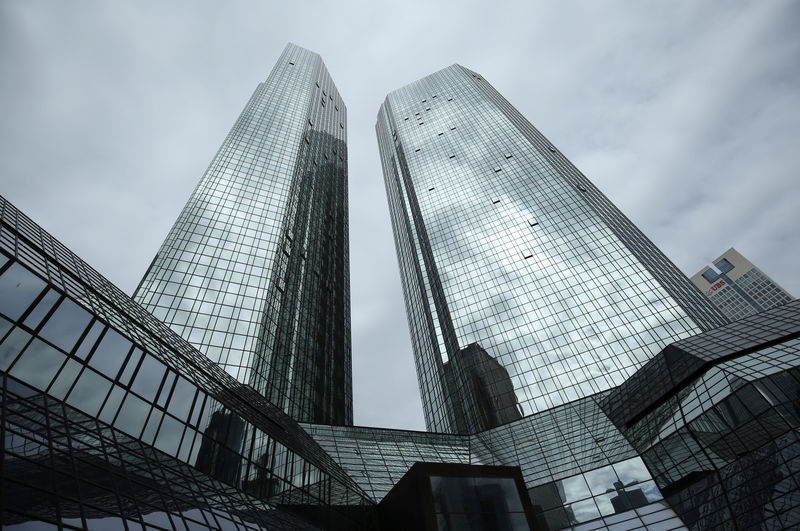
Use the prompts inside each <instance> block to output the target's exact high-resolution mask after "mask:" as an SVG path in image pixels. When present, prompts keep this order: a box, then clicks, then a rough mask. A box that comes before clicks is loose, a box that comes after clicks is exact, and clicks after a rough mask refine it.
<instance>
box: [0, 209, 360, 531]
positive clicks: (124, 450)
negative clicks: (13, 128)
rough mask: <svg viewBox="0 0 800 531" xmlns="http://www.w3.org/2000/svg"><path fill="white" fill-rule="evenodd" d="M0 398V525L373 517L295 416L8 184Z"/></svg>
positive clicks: (226, 524) (306, 521) (226, 523)
mask: <svg viewBox="0 0 800 531" xmlns="http://www.w3.org/2000/svg"><path fill="white" fill-rule="evenodd" d="M0 406H1V407H0V421H1V425H0V430H1V431H2V434H3V446H2V453H1V454H0V455H1V456H2V467H0V480H2V483H1V485H2V493H3V495H2V496H0V526H2V527H3V529H9V530H13V529H19V530H22V529H51V528H56V525H60V526H61V528H63V529H119V530H124V529H126V528H127V529H131V528H139V529H142V528H143V526H145V525H146V526H147V528H148V529H168V530H171V529H181V530H186V529H215V530H219V529H240V530H245V529H317V528H319V527H327V528H347V529H349V528H353V529H358V528H363V527H368V526H369V521H370V520H369V510H370V508H371V507H374V505H375V504H374V502H372V500H371V499H370V498H369V497H368V496H367V495H366V493H364V491H363V490H361V489H360V488H359V487H358V486H357V485H356V483H355V482H354V481H353V480H352V479H351V478H350V477H349V476H348V475H347V474H346V473H345V472H344V471H343V470H342V469H341V467H340V466H339V465H337V464H336V463H335V462H334V461H333V459H332V458H331V457H330V456H329V455H328V454H326V453H325V452H324V451H323V450H322V449H321V448H320V447H319V446H318V445H317V444H316V443H315V442H314V441H313V439H312V438H311V437H310V436H309V435H308V434H306V433H305V431H304V430H303V429H302V428H301V427H300V426H299V424H298V423H297V422H295V421H294V420H293V419H291V418H290V417H289V416H288V415H286V414H285V413H284V412H282V411H281V410H280V409H279V408H278V407H276V406H275V405H273V404H271V403H270V402H268V401H267V400H265V399H264V397H263V396H261V395H260V394H259V393H256V392H255V391H254V390H253V389H252V388H251V387H249V386H245V385H242V384H241V383H239V382H238V381H237V380H235V379H234V378H233V377H231V375H230V374H228V373H226V372H225V371H224V370H222V368H220V367H219V365H217V364H216V363H213V362H211V361H210V360H209V359H208V358H207V357H206V356H204V355H203V354H202V353H201V352H199V351H198V350H197V349H195V348H194V347H193V346H191V345H190V344H189V343H187V342H186V341H185V340H183V339H182V338H181V337H179V336H178V335H177V334H175V332H174V331H172V330H171V329H170V328H169V327H167V326H166V325H164V324H163V323H161V322H159V321H158V320H157V319H155V318H154V317H153V316H152V315H151V314H150V313H149V312H147V311H146V310H144V309H143V308H142V307H141V306H139V305H138V304H136V303H135V302H134V301H133V300H131V299H130V298H129V297H128V296H126V295H125V294H124V293H123V292H122V291H120V290H119V289H118V288H117V287H115V286H114V285H112V284H111V283H110V282H109V281H108V280H106V279H105V278H103V277H102V276H101V275H99V274H98V273H97V272H96V271H95V270H94V269H92V268H91V267H90V266H89V265H87V264H86V263H84V262H83V261H81V259H80V258H78V257H77V256H75V255H74V254H73V253H71V252H70V251H69V250H68V249H67V248H66V247H64V246H63V245H62V244H61V243H59V242H58V241H57V240H55V239H54V238H53V237H52V236H51V235H49V234H48V233H47V232H45V231H44V230H42V229H41V228H40V227H38V226H37V225H35V224H34V223H33V222H31V220H30V219H28V218H27V217H25V215H23V214H22V213H20V212H19V211H18V210H17V209H16V208H14V207H13V206H12V205H11V204H10V203H8V202H6V201H5V199H3V198H2V197H0ZM31 521H36V522H39V523H38V524H33V523H31ZM126 526H127V527H126Z"/></svg>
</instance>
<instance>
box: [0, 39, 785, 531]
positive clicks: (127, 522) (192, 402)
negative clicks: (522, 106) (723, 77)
mask: <svg viewBox="0 0 800 531" xmlns="http://www.w3.org/2000/svg"><path fill="white" fill-rule="evenodd" d="M295 67H297V70H294V68H295ZM324 72H325V71H324V66H323V65H322V63H321V61H320V60H319V57H318V56H316V55H315V54H312V53H310V52H308V51H306V50H303V49H301V48H298V47H295V46H293V45H289V46H288V47H287V48H286V50H285V52H284V54H283V55H282V56H281V59H280V61H279V63H278V65H277V66H276V67H275V70H274V71H273V73H272V74H271V75H270V77H269V78H268V80H267V82H265V83H264V84H262V85H261V86H260V87H259V89H257V91H256V94H255V95H254V96H253V98H252V99H251V101H250V103H249V104H248V106H247V107H246V108H245V111H244V112H243V113H242V116H241V117H240V119H239V121H237V123H236V125H235V127H234V129H233V131H232V132H231V134H230V135H229V136H228V139H226V142H225V144H224V145H223V147H222V148H221V150H220V152H219V153H218V154H217V156H216V157H215V159H214V161H213V162H212V165H211V167H210V168H209V170H208V172H207V173H206V175H205V176H204V178H203V180H202V181H201V183H200V185H199V187H198V189H197V190H196V191H195V194H194V195H193V196H192V199H191V200H190V201H189V203H188V204H187V206H186V208H185V209H184V211H183V213H182V214H181V216H180V218H179V220H178V222H177V224H176V226H175V228H174V229H173V231H172V232H171V233H170V237H169V238H168V240H167V242H166V243H165V245H164V246H163V247H162V249H161V250H160V251H159V254H158V255H157V256H156V259H155V260H154V263H153V266H151V268H150V270H149V272H148V274H147V276H146V277H145V279H144V280H143V282H142V285H141V286H140V288H139V290H138V299H139V300H140V301H141V302H142V303H144V304H145V305H146V308H147V309H145V308H143V307H142V305H140V304H139V303H137V301H135V300H133V299H132V298H131V297H128V296H127V295H126V294H125V293H123V292H122V291H120V290H119V289H118V288H116V287H115V286H113V285H112V284H111V283H110V282H109V281H108V280H106V279H105V278H103V277H102V276H101V275H100V274H99V273H97V272H96V271H95V270H94V269H92V268H91V266H89V265H88V264H86V263H85V262H83V261H82V260H81V259H80V258H79V257H77V256H76V255H75V254H73V253H72V252H70V251H69V250H68V249H67V248H66V247H65V246H64V245H62V244H61V243H59V242H58V241H57V240H56V239H55V238H53V237H52V236H51V235H50V234H48V233H47V232H46V231H45V230H44V229H42V228H41V227H39V226H38V225H36V224H35V223H34V222H33V221H32V220H30V219H29V218H28V217H26V216H25V215H24V214H23V213H22V212H20V211H18V210H17V209H16V208H15V207H14V206H13V205H12V204H11V203H9V202H8V201H6V200H5V199H4V198H3V197H2V196H0V435H2V437H0V440H2V446H0V526H2V527H3V529H4V530H8V531H23V530H30V529H70V530H81V529H104V530H105V529H115V530H116V529H119V530H130V529H148V530H150V529H154V530H162V531H179V530H180V531H186V530H187V529H208V530H214V531H222V530H231V529H236V530H241V531H249V530H259V529H286V530H296V529H362V530H372V529H381V530H395V529H397V530H405V529H425V530H431V531H434V530H437V531H441V530H446V529H458V530H460V529H471V530H473V531H478V530H480V531H489V530H495V529H514V530H526V529H545V530H561V529H570V528H571V529H581V530H583V531H586V530H589V529H591V530H597V529H607V530H618V529H654V530H655V529H658V530H660V531H671V530H680V529H686V528H687V527H688V528H690V529H693V530H694V529H698V530H702V529H733V528H735V529H750V528H765V529H796V528H798V526H800V488H798V485H800V436H798V433H800V413H798V408H797V403H798V396H800V301H792V302H789V303H787V304H784V305H782V306H778V307H775V308H771V309H769V310H766V311H764V312H762V313H758V314H756V315H751V316H749V317H746V318H744V319H742V320H739V321H735V322H730V323H727V324H725V325H724V326H721V327H714V325H715V323H717V322H722V321H723V320H724V319H723V318H721V316H720V314H718V313H715V312H714V311H713V310H709V307H704V306H703V305H702V304H700V303H698V301H696V300H694V299H693V298H692V296H693V295H694V296H697V297H700V301H701V302H702V301H705V299H703V298H702V297H703V296H702V294H701V293H700V292H699V291H697V290H694V288H691V287H690V289H689V290H688V291H687V289H686V285H687V282H686V279H685V278H683V277H682V276H680V274H679V273H677V272H676V271H675V270H674V266H672V265H671V264H670V263H669V262H668V261H667V260H666V259H665V258H664V257H663V255H661V254H660V253H658V251H657V250H656V249H655V248H654V247H653V246H652V244H650V243H649V242H648V241H647V239H646V238H644V237H643V236H642V235H641V233H639V232H638V231H636V229H635V227H633V226H632V225H631V224H630V222H629V221H627V220H626V219H625V218H624V217H623V216H622V215H621V214H620V213H619V212H618V211H616V210H615V209H614V208H613V205H611V204H610V203H609V202H608V200H607V199H605V197H603V196H602V194H600V193H599V192H598V191H597V190H596V189H595V188H593V187H592V186H591V184H590V183H589V182H588V181H586V179H585V178H584V177H583V176H582V175H581V174H580V173H578V172H577V170H575V169H574V168H573V167H572V166H571V165H570V164H569V162H568V161H566V159H564V158H563V157H561V155H560V154H558V152H557V151H556V150H555V148H553V147H552V146H550V144H548V143H547V142H546V141H545V140H544V139H543V137H541V135H539V134H538V132H536V130H535V129H533V128H532V126H530V124H528V123H527V122H526V121H524V119H522V118H521V117H520V116H519V115H518V114H517V113H516V111H514V110H513V109H512V108H511V107H510V106H507V103H505V101H504V100H503V99H502V98H501V97H500V96H499V95H498V94H497V93H496V92H495V91H493V89H491V87H489V86H488V85H487V84H486V83H485V82H484V81H483V80H482V79H481V78H480V76H478V74H475V73H474V72H470V71H469V70H466V69H463V68H461V67H458V66H454V67H450V68H448V69H445V70H444V71H442V72H440V73H438V74H435V75H434V76H431V77H430V78H426V79H425V80H422V81H421V82H418V83H416V84H413V85H411V86H410V88H407V89H403V90H401V91H399V92H398V93H394V94H392V95H390V96H389V98H388V99H387V102H386V103H385V104H384V107H383V109H382V111H381V118H380V120H382V121H381V122H379V127H378V130H379V137H380V139H381V149H382V155H383V156H384V164H385V167H386V169H387V187H388V188H389V191H390V194H389V198H390V205H391V206H392V208H393V219H394V222H395V234H396V237H397V243H398V250H399V252H400V260H401V264H402V265H405V266H406V269H404V270H403V274H404V282H405V288H406V296H407V302H409V315H410V317H411V318H412V319H417V321H416V322H415V321H412V331H413V332H414V334H415V342H416V343H415V345H416V346H417V347H419V348H422V349H423V350H421V351H420V350H418V352H417V354H418V356H419V357H418V367H419V368H420V370H421V374H422V375H423V378H422V385H421V387H422V389H423V397H424V400H425V403H426V408H427V409H426V413H427V415H428V419H429V426H431V427H432V429H438V430H441V431H445V430H447V431H451V432H452V431H460V432H466V433H441V432H440V433H433V432H431V431H428V432H412V431H405V430H394V429H384V428H369V427H357V426H352V425H345V424H347V423H349V415H351V413H350V409H349V408H350V405H349V396H350V394H349V393H350V391H349V382H350V373H349V321H348V309H347V305H346V303H347V287H348V286H347V275H346V271H347V246H346V243H347V242H346V226H347V225H346V222H344V221H343V220H345V219H346V202H345V196H344V193H345V190H346V188H345V179H346V171H345V160H346V155H345V152H344V129H345V124H344V121H343V117H342V118H341V119H339V118H338V117H339V116H340V115H339V114H336V113H343V112H344V110H343V106H342V105H341V103H337V102H338V97H337V96H336V94H335V92H333V90H334V89H332V85H331V84H330V79H329V78H328V77H326V75H323V74H324ZM287 87H288V88H287ZM267 88H269V90H267ZM425 94H428V96H425ZM298 98H299V99H298ZM304 98H305V99H304ZM417 99H419V101H420V102H421V104H422V108H421V109H419V108H418V107H419V104H418V103H417ZM331 105H333V106H334V109H333V111H331V109H330V106H331ZM415 109H416V110H415ZM425 113H429V114H427V115H426V114H425ZM284 114H285V116H284ZM398 116H399V117H400V118H399V119H398V118H397V117H398ZM298 117H299V118H302V120H301V122H304V123H300V124H299V125H298ZM405 118H408V119H407V120H406V119H405ZM337 119H339V120H341V121H338V122H337V121H336V120H337ZM404 122H409V123H407V124H404ZM304 124H305V125H304ZM429 125H430V126H432V131H428V130H426V129H425V127H426V126H429ZM276 127H277V128H285V129H280V130H278V129H275V128H276ZM336 127H338V128H339V132H338V133H337V131H336ZM456 131H458V133H456ZM334 133H336V134H334ZM285 135H294V136H292V137H291V138H293V141H294V143H292V142H289V141H287V140H286V137H285ZM276 150H277V151H276ZM498 153H499V155H498ZM284 155H285V156H284ZM334 155H335V157H334ZM501 157H502V158H501ZM392 172H394V173H392ZM487 175H488V176H487ZM437 191H438V192H441V194H440V195H438V196H437V195H436V192H437ZM434 199H435V201H434ZM517 221H521V222H524V223H520V224H521V225H522V226H523V229H520V228H519V224H517ZM251 223H252V224H251ZM545 229H547V230H545ZM471 264H472V265H471ZM520 264H522V265H520ZM526 268H527V269H526ZM656 278H657V279H658V282H656V281H655V280H654V279H656ZM644 281H647V282H646V283H644V284H641V285H640V284H638V283H640V282H644ZM706 304H709V303H706ZM148 309H149V310H151V311H152V312H153V313H155V314H156V316H155V317H154V315H153V313H151V312H150V311H148ZM256 314H258V317H257V316H256ZM161 319H163V320H164V321H163V322H162V320H161ZM240 324H242V326H241V327H239V325H240ZM251 325H252V327H253V328H251ZM701 328H702V329H705V328H712V329H711V330H707V331H703V332H701V333H697V334H694V333H692V331H694V330H698V329H701ZM179 334H180V335H179ZM181 335H183V336H184V337H181ZM682 336H686V337H683V338H682V339H679V340H674V337H682ZM187 338H188V339H189V340H192V341H195V342H197V343H196V344H195V345H193V344H191V343H190V341H188V340H187ZM334 344H335V345H336V346H337V347H339V346H346V347H347V349H346V350H336V349H333V348H332V347H331V349H329V348H328V347H329V346H331V345H334ZM425 349H427V350H425ZM437 349H438V350H437ZM338 356H345V362H343V363H341V364H340V363H339V361H336V360H338V359H339V358H338ZM426 356H427V357H426ZM647 358H650V359H649V360H647ZM645 360H646V361H645ZM639 365H641V367H639V368H638V370H635V372H634V373H633V374H632V375H630V376H628V377H625V376H627V374H628V373H629V372H630V371H633V370H634V369H633V368H634V367H636V366H639ZM527 368H530V370H528V369H527ZM342 370H344V376H342V372H341V371H342ZM233 375H235V376H236V377H237V378H238V379H237V378H234V377H233ZM581 377H583V379H581ZM620 378H624V382H622V383H621V384H620V385H615V384H616V383H617V381H618V380H619V379H620ZM342 381H344V382H345V385H344V386H342V387H335V386H337V385H341V382H342ZM612 386H613V387H612ZM427 389H432V390H434V391H436V392H438V393H439V394H438V395H431V396H427V395H425V394H424V393H425V392H426V390H427ZM596 389H604V390H600V391H599V392H592V391H594V390H596ZM336 393H339V394H336ZM537 393H538V394H537ZM341 396H344V400H345V405H344V406H341V405H340V404H339V403H338V402H337V400H339V398H337V397H341ZM575 396H577V398H574V397H575ZM331 397H332V398H331ZM537 399H541V401H543V402H537ZM559 401H560V402H561V403H558V402H559ZM536 408H542V410H541V411H536ZM343 412H344V413H343ZM337 415H338V416H337ZM343 415H346V416H347V417H348V418H346V419H344V420H345V421H347V422H345V421H342V416H343ZM298 419H300V420H302V422H298ZM431 419H432V420H431ZM437 423H438V424H437Z"/></svg>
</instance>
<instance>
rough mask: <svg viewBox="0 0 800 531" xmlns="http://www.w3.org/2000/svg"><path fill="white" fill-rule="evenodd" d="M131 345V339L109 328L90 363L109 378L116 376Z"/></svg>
mask: <svg viewBox="0 0 800 531" xmlns="http://www.w3.org/2000/svg"><path fill="white" fill-rule="evenodd" d="M131 346H132V343H131V342H130V341H128V340H127V339H125V338H124V337H122V336H121V335H119V333H117V331H116V330H113V329H111V328H109V329H108V330H106V335H104V336H103V339H101V340H100V344H99V345H97V348H96V349H95V351H94V354H92V358H91V359H90V360H89V365H91V366H92V367H94V368H95V369H97V370H98V371H100V372H102V373H103V374H105V375H106V376H108V377H109V378H116V376H117V372H119V368H120V367H121V366H122V362H123V361H125V357H126V356H127V355H128V351H129V350H130V349H131Z"/></svg>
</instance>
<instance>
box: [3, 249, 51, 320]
mask: <svg viewBox="0 0 800 531" xmlns="http://www.w3.org/2000/svg"><path fill="white" fill-rule="evenodd" d="M44 287H45V282H44V280H42V279H40V278H39V277H37V276H36V275H34V274H33V273H31V272H30V271H28V270H27V269H26V268H25V267H23V266H21V265H20V264H18V263H16V262H15V263H13V264H11V267H9V268H8V269H6V271H5V272H4V273H3V274H2V275H1V276H0V312H2V313H4V314H6V315H7V316H8V317H10V318H11V319H12V320H17V319H19V318H20V316H22V314H23V313H24V312H25V310H27V309H28V306H30V305H31V303H32V302H33V301H34V300H35V299H36V297H38V296H39V294H40V293H41V292H42V290H43V289H44Z"/></svg>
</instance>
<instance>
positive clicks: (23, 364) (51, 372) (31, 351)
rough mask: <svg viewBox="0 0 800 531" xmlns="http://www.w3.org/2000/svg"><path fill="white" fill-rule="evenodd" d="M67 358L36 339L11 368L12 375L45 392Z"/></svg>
mask: <svg viewBox="0 0 800 531" xmlns="http://www.w3.org/2000/svg"><path fill="white" fill-rule="evenodd" d="M66 358H67V356H65V355H64V354H62V353H61V352H59V351H58V350H56V349H54V348H53V347H51V346H50V345H48V344H47V343H45V342H44V341H42V340H40V339H36V338H34V340H33V341H31V344H30V345H28V348H26V349H25V352H23V353H22V356H20V358H19V359H18V360H17V362H16V363H15V364H14V366H13V367H12V368H11V374H12V375H14V376H16V377H17V378H19V379H20V380H22V381H23V382H25V383H26V384H28V385H31V386H33V387H35V388H37V389H39V390H41V391H44V390H45V389H47V387H48V386H49V385H50V381H51V380H52V379H53V378H54V377H55V375H56V373H58V369H60V368H61V364H62V363H64V360H65V359H66Z"/></svg>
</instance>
